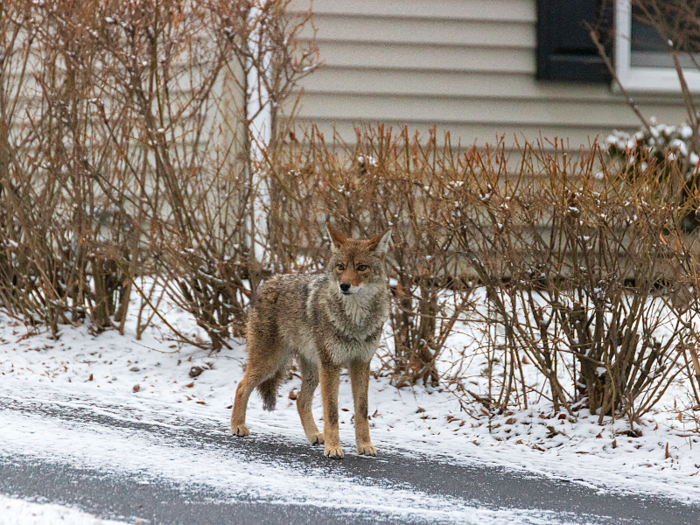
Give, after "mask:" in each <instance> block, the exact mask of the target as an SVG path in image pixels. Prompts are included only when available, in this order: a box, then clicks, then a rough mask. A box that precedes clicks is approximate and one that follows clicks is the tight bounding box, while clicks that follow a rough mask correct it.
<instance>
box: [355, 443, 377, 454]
mask: <svg viewBox="0 0 700 525" xmlns="http://www.w3.org/2000/svg"><path fill="white" fill-rule="evenodd" d="M357 453H358V454H360V455H361V456H362V455H365V456H376V455H377V449H376V448H374V445H372V443H370V442H367V443H358V444H357Z"/></svg>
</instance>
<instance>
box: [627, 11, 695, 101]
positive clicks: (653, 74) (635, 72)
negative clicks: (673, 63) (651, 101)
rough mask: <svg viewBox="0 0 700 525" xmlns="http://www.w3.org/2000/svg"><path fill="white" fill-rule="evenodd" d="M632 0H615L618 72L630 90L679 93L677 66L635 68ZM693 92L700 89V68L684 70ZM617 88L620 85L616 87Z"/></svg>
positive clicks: (679, 84)
mask: <svg viewBox="0 0 700 525" xmlns="http://www.w3.org/2000/svg"><path fill="white" fill-rule="evenodd" d="M631 34H632V2H631V0H616V1H615V73H616V75H617V78H618V79H619V81H620V84H622V87H623V88H625V89H626V90H628V91H639V92H657V93H680V91H681V83H680V80H679V79H678V75H677V73H676V69H675V68H664V67H632V39H631ZM683 73H684V76H685V81H686V83H687V84H688V88H689V89H690V90H691V91H696V92H700V70H694V69H693V70H684V71H683ZM615 87H617V86H615Z"/></svg>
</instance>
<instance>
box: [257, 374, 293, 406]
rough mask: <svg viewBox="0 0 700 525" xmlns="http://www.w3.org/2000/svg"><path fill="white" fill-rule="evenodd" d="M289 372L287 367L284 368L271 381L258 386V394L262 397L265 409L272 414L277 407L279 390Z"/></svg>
mask: <svg viewBox="0 0 700 525" xmlns="http://www.w3.org/2000/svg"><path fill="white" fill-rule="evenodd" d="M286 372H287V367H283V368H282V369H281V370H279V371H278V372H277V373H276V374H275V375H274V376H272V377H271V378H270V379H266V380H265V381H263V382H262V383H260V384H259V385H258V393H259V394H260V397H262V402H263V409H265V410H267V411H269V412H272V411H273V410H274V409H275V406H276V405H277V390H278V389H279V386H280V384H281V383H282V379H283V378H284V375H285V374H286Z"/></svg>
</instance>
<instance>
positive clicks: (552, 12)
mask: <svg viewBox="0 0 700 525" xmlns="http://www.w3.org/2000/svg"><path fill="white" fill-rule="evenodd" d="M613 6H614V2H613V0H537V78H538V79H540V80H560V81H573V82H597V83H609V82H610V81H611V79H612V77H611V75H610V72H609V71H608V69H607V68H606V66H605V63H604V62H603V59H602V58H601V57H600V55H599V54H598V50H597V49H596V47H595V45H594V44H593V42H592V41H591V37H590V36H589V34H588V28H587V27H586V23H588V24H590V25H591V26H592V27H594V28H596V29H598V33H599V35H600V37H599V38H600V39H601V41H602V42H603V43H604V45H605V46H606V50H607V54H608V56H611V53H610V52H611V50H612V43H613V40H614V39H613V38H612V37H613Z"/></svg>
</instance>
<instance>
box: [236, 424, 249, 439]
mask: <svg viewBox="0 0 700 525" xmlns="http://www.w3.org/2000/svg"><path fill="white" fill-rule="evenodd" d="M231 432H233V435H234V436H241V437H243V436H247V435H248V434H250V431H249V430H248V427H247V426H245V425H231Z"/></svg>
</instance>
